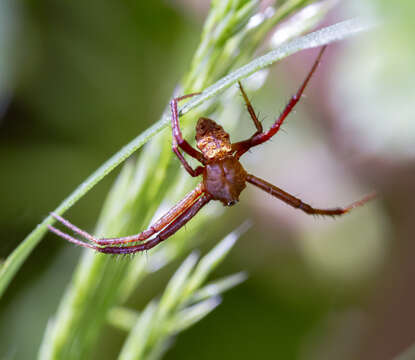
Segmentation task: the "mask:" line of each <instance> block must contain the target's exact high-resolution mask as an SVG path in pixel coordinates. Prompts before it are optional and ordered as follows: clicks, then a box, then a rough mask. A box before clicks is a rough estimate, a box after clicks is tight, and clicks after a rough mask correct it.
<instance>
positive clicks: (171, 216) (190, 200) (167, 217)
mask: <svg viewBox="0 0 415 360" xmlns="http://www.w3.org/2000/svg"><path fill="white" fill-rule="evenodd" d="M203 191H204V190H203V185H202V184H199V185H198V186H197V187H196V188H195V189H194V190H193V191H191V192H190V193H188V194H187V195H186V196H185V197H184V198H183V199H182V200H181V201H180V202H179V203H177V204H176V205H175V206H173V207H172V208H171V209H170V210H169V211H168V212H167V213H166V214H164V215H163V216H162V217H161V218H160V219H159V220H157V221H156V222H155V223H154V224H153V225H151V226H150V227H149V228H148V229H146V230H144V231H143V232H141V233H139V234H136V235H131V236H124V237H119V238H108V239H107V238H104V239H97V238H95V237H94V236H92V235H91V234H89V233H88V232H86V231H84V230H81V229H79V228H78V227H77V226H75V225H74V224H72V223H70V222H69V221H68V220H66V219H64V218H63V217H61V216H59V215H58V214H54V213H52V214H51V215H52V216H53V217H54V218H55V219H56V220H58V221H59V222H60V223H62V224H63V225H65V226H66V227H67V228H68V229H70V230H72V231H73V232H75V233H77V234H79V235H81V236H82V237H84V238H85V239H87V240H89V241H91V242H93V243H95V244H97V245H99V246H102V245H117V244H127V243H130V242H136V241H144V240H147V239H148V238H150V237H151V236H153V235H154V234H156V233H158V232H159V231H161V230H162V229H164V228H165V227H167V226H168V225H169V224H171V223H172V222H173V221H174V220H175V219H176V218H178V217H179V216H180V215H181V214H183V213H185V212H186V211H187V210H188V209H189V208H191V207H192V206H193V205H194V204H195V202H196V201H197V199H198V198H199V197H200V195H202V194H203ZM48 228H49V230H51V231H52V232H54V233H55V234H57V235H58V236H60V237H62V238H64V239H65V240H68V241H70V242H72V243H74V244H76V245H80V246H83V247H88V248H92V249H96V248H97V247H96V246H95V245H91V244H89V243H85V242H83V241H80V240H78V239H75V238H74V237H72V236H70V235H68V234H65V233H63V232H62V231H60V230H58V229H56V228H55V227H53V226H52V225H49V226H48Z"/></svg>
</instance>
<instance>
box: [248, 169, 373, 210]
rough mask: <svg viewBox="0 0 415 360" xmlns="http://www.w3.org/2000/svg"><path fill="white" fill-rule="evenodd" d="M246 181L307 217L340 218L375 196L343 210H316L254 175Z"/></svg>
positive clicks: (367, 197)
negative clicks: (307, 215)
mask: <svg viewBox="0 0 415 360" xmlns="http://www.w3.org/2000/svg"><path fill="white" fill-rule="evenodd" d="M246 181H248V182H249V183H251V184H252V185H255V186H257V187H259V188H260V189H261V190H264V191H265V192H267V193H269V194H271V195H272V196H275V197H276V198H278V199H280V200H282V201H284V202H285V203H287V204H288V205H290V206H292V207H294V208H296V209H300V210H302V211H304V212H305V213H307V214H309V215H323V216H340V215H343V214H346V213H348V212H349V211H350V210H352V209H354V208H356V207H358V206H362V205H364V204H365V203H367V202H368V201H369V200H371V199H373V198H374V197H375V196H376V194H375V193H372V194H369V195H367V196H365V197H364V198H363V199H361V200H359V201H355V202H354V203H352V204H350V205H349V206H346V207H344V208H341V207H338V208H333V209H316V208H313V207H311V206H310V205H308V204H306V203H304V202H302V201H301V200H300V199H298V198H296V197H294V196H292V195H290V194H288V193H287V192H285V191H284V190H282V189H280V188H278V187H276V186H275V185H272V184H270V183H268V182H266V181H265V180H262V179H260V178H257V177H256V176H254V175H248V176H247V178H246Z"/></svg>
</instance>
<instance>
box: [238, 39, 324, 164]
mask: <svg viewBox="0 0 415 360" xmlns="http://www.w3.org/2000/svg"><path fill="white" fill-rule="evenodd" d="M326 47H327V45H326V46H323V48H322V49H321V50H320V52H319V54H318V56H317V59H316V60H315V62H314V64H313V66H312V67H311V70H310V71H309V73H308V75H307V77H306V78H305V80H304V82H303V83H302V84H301V86H300V88H299V89H298V90H297V92H296V93H295V94H294V96H292V97H291V99H290V101H289V102H288V104H287V106H286V107H285V109H284V110H283V112H282V113H281V115H280V116H279V117H278V119H277V120H276V121H275V123H274V124H273V125H272V126H271V128H270V129H269V130H268V131H266V132H263V130H262V125H261V123H260V121H259V120H258V118H257V116H256V115H255V112H254V109H253V107H252V105H251V103H250V101H249V99H248V96H247V95H246V94H245V91H244V90H243V87H242V85H241V84H239V88H240V90H241V92H242V96H243V98H244V100H245V103H246V107H247V109H248V112H249V114H250V115H251V118H252V120H253V121H254V124H255V126H256V128H257V132H256V133H255V134H254V135H252V136H251V137H250V138H249V139H247V140H244V141H240V142H237V143H235V144H233V145H232V150H234V151H235V152H236V154H235V157H236V158H237V159H239V158H240V157H241V156H242V155H243V154H244V153H246V152H247V151H248V150H249V149H250V148H251V147H253V146H257V145H259V144H262V143H264V142H265V141H268V140H269V139H270V138H271V137H273V136H274V135H275V134H276V133H277V132H278V130H279V129H280V128H281V125H282V123H283V122H284V120H285V119H286V117H287V116H288V114H289V113H290V112H291V111H292V110H293V108H294V107H295V105H296V104H297V103H298V102H299V101H300V99H301V96H302V95H303V92H304V89H305V88H306V86H307V84H308V83H309V81H310V79H311V77H312V76H313V74H314V72H315V71H316V69H317V66H318V64H319V63H320V60H321V57H322V56H323V52H324V50H325V49H326Z"/></svg>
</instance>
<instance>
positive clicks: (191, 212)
mask: <svg viewBox="0 0 415 360" xmlns="http://www.w3.org/2000/svg"><path fill="white" fill-rule="evenodd" d="M210 200H211V196H210V195H209V194H204V195H203V196H201V197H200V198H199V199H197V200H196V202H195V203H194V204H193V205H192V206H191V207H189V208H188V209H187V210H186V211H185V212H184V213H182V214H181V215H180V216H179V217H178V218H177V219H175V220H174V221H173V222H172V223H170V224H169V225H168V226H167V227H166V228H165V229H164V230H163V231H161V232H160V233H159V234H158V235H157V236H156V237H155V238H153V239H151V240H148V241H146V242H145V243H142V244H139V245H132V246H123V247H112V246H106V247H95V246H93V248H94V250H97V251H99V252H102V253H105V254H131V253H136V252H140V251H145V250H149V249H151V248H153V247H154V246H156V245H157V244H159V243H161V242H162V241H164V240H166V239H167V238H169V237H170V236H172V235H173V234H174V233H176V232H177V231H178V230H179V229H180V228H182V227H183V226H184V225H185V224H186V223H187V222H188V221H189V220H190V219H192V218H193V217H194V216H195V215H196V214H197V213H198V212H199V210H200V209H201V208H202V207H203V206H205V205H206V204H207V203H208V202H209V201H210Z"/></svg>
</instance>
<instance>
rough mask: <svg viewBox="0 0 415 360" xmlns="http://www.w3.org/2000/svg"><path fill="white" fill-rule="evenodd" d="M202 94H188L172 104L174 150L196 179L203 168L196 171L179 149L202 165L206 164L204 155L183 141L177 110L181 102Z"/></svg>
mask: <svg viewBox="0 0 415 360" xmlns="http://www.w3.org/2000/svg"><path fill="white" fill-rule="evenodd" d="M198 94H200V93H193V94H187V95H184V96H181V97H178V98H174V99H173V100H172V101H171V102H170V107H171V129H172V137H173V139H172V150H173V152H174V153H175V154H176V156H177V157H178V158H179V160H180V162H181V163H182V164H183V166H184V168H185V169H186V170H187V172H188V173H189V174H190V175H191V176H193V177H196V176H198V175H200V174H201V173H202V171H203V168H202V167H200V166H199V167H197V168H196V169H193V168H192V167H191V166H190V165H189V163H188V162H187V161H186V159H185V158H184V156H183V154H182V153H181V152H180V150H179V147H180V148H181V149H182V150H183V151H184V152H185V153H187V154H188V155H190V156H191V157H193V158H195V159H196V160H198V161H200V162H201V163H202V164H204V156H203V154H202V153H201V152H200V151H198V150H196V149H194V148H193V147H192V146H191V145H190V144H189V143H188V142H187V141H186V140H185V139H183V136H182V132H181V130H180V124H179V111H178V109H177V103H178V102H179V101H180V100H183V99H186V98H189V97H191V96H194V95H198Z"/></svg>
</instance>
